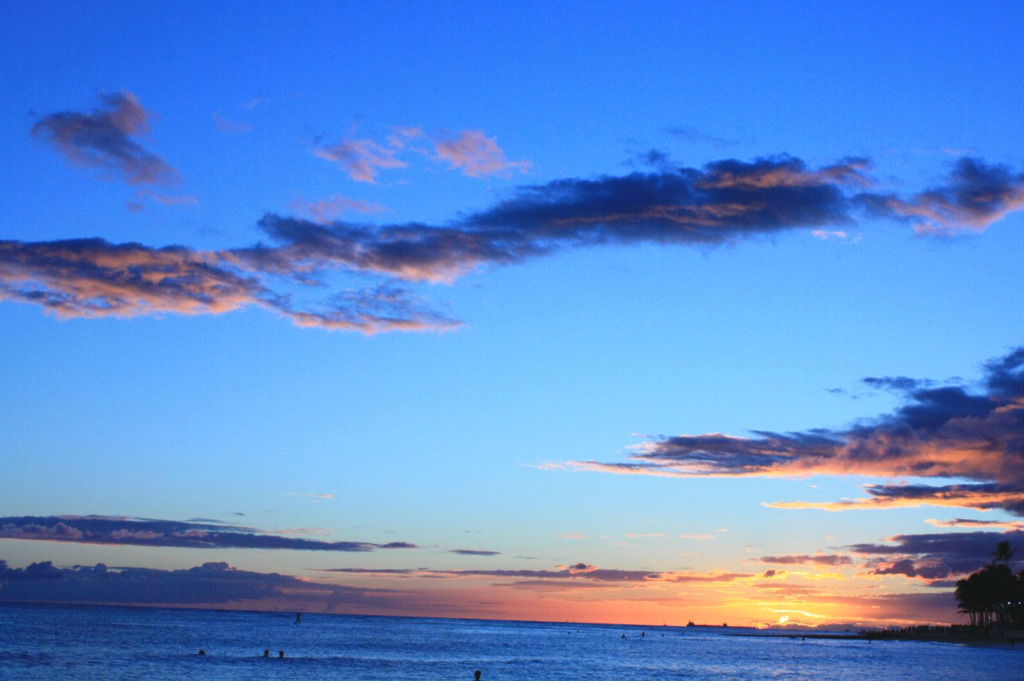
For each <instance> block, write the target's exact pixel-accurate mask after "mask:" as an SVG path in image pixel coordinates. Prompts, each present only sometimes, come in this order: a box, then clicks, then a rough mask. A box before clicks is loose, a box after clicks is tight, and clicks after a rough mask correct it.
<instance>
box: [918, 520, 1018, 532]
mask: <svg viewBox="0 0 1024 681" xmlns="http://www.w3.org/2000/svg"><path fill="white" fill-rule="evenodd" d="M925 522H926V523H928V524H929V525H934V526H935V527H975V528H978V527H983V528H987V529H990V530H1019V531H1022V532H1024V520H978V519H976V518H954V519H953V520H937V519H935V518H928V519H927V520H925Z"/></svg>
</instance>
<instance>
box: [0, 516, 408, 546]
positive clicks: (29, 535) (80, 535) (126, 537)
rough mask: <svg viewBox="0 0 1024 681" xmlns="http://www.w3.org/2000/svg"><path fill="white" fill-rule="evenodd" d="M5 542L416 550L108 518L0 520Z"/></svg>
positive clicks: (241, 529) (201, 525) (221, 527)
mask: <svg viewBox="0 0 1024 681" xmlns="http://www.w3.org/2000/svg"><path fill="white" fill-rule="evenodd" d="M0 539H23V540H35V541H52V542H72V543H79V544H131V545H136V546H175V547H182V548H193V549H224V548H236V549H285V550H293V551H357V552H363V551H375V550H378V549H411V548H417V547H416V545H415V544H410V543H408V542H388V543H386V544H373V543H370V542H361V541H333V542H332V541H317V540H313V539H301V538H297V537H283V536H279V535H276V534H271V533H267V532H263V531H261V530H257V529H254V528H251V527H237V526H233V525H220V524H212V523H195V522H180V521H175V520H150V519H134V518H111V517H105V516H56V517H35V516H22V517H6V518H0Z"/></svg>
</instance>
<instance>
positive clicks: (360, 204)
mask: <svg viewBox="0 0 1024 681" xmlns="http://www.w3.org/2000/svg"><path fill="white" fill-rule="evenodd" d="M288 207H289V208H291V209H292V210H294V211H297V212H299V213H305V214H307V215H309V216H310V217H312V218H313V220H315V221H316V222H319V223H320V224H322V225H325V224H329V223H331V222H333V221H335V220H336V219H337V218H338V216H340V215H341V214H343V213H380V212H382V211H385V210H387V208H386V207H385V206H382V205H380V204H379V203H373V202H372V201H364V200H362V199H350V198H348V197H347V196H340V195H338V194H335V195H334V196H331V197H329V198H326V199H319V200H316V201H304V200H302V199H299V200H296V201H293V202H292V203H291V204H289V206H288Z"/></svg>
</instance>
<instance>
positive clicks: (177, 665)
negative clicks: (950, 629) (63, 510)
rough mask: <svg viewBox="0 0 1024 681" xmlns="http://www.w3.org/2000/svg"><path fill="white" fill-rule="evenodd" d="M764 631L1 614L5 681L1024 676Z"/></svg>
mask: <svg viewBox="0 0 1024 681" xmlns="http://www.w3.org/2000/svg"><path fill="white" fill-rule="evenodd" d="M754 633H756V632H754V631H753V630H746V629H741V628H735V629H733V628H730V629H718V628H714V629H713V628H702V627H694V628H674V627H649V628H642V627H630V626H615V625H586V624H568V623H566V624H562V623H558V624H545V623H528V622H494V621H475V620H448V619H408V618H394V617H360V616H344V615H314V614H306V615H303V617H302V621H301V623H300V624H295V616H294V615H292V614H277V613H241V612H219V611H196V610H167V609H145V608H117V607H64V606H22V605H2V606H0V679H5V680H6V679H43V680H49V679H61V680H63V679H97V680H101V679H132V680H135V679H171V680H173V679H189V680H190V681H198V680H201V679H219V680H228V681H230V680H234V679H238V680H242V679H245V680H247V681H248V680H260V679H275V680H280V679H303V680H310V679H345V680H347V681H371V680H372V681H376V680H384V679H387V680H389V681H400V680H409V681H416V680H420V679H423V680H426V679H430V680H431V681H442V680H443V681H454V680H457V679H466V680H467V681H471V680H472V679H473V672H474V670H477V669H479V670H481V672H482V679H483V681H499V680H501V681H511V680H515V681H640V680H647V679H657V680H659V681H661V680H665V679H727V680H729V679H735V680H736V681H740V680H742V681H758V680H762V679H764V680H767V679H772V680H778V679H815V680H817V679H849V680H851V681H854V680H855V681H870V680H873V679H879V680H881V679H921V680H926V679H927V680H929V681H941V680H943V679H949V680H950V681H952V680H956V681H962V680H963V679H971V680H972V681H977V680H979V679H1007V680H1009V679H1013V680H1014V681H1019V680H1020V679H1022V678H1024V650H1022V648H1024V646H1018V649H1016V650H1011V649H1009V648H1007V647H989V646H968V645H957V644H949V643H924V642H909V641H888V642H883V641H874V642H872V643H868V642H866V641H860V640H854V639H850V640H832V639H811V638H808V639H806V640H801V639H799V638H795V639H794V638H788V637H781V636H771V637H764V636H749V635H746V634H754ZM200 649H203V650H205V651H206V654H205V655H203V656H200V655H198V652H199V650H200ZM264 650H269V651H270V655H271V657H270V658H269V659H267V658H264V657H263V651H264ZM280 650H283V651H284V652H285V657H284V658H283V659H281V658H279V657H278V651H280Z"/></svg>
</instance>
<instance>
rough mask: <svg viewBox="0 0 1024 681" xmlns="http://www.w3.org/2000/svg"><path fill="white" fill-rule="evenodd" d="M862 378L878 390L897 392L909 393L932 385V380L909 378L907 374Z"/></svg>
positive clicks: (865, 382) (866, 383)
mask: <svg viewBox="0 0 1024 681" xmlns="http://www.w3.org/2000/svg"><path fill="white" fill-rule="evenodd" d="M861 380H862V382H863V383H864V384H865V385H868V386H870V387H872V388H875V389H876V390H891V391H892V392H897V393H909V392H912V391H914V390H916V389H917V388H923V387H926V386H928V385H932V381H922V380H920V379H917V378H907V377H906V376H883V377H880V378H873V377H870V376H869V377H868V378H864V379H861Z"/></svg>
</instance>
